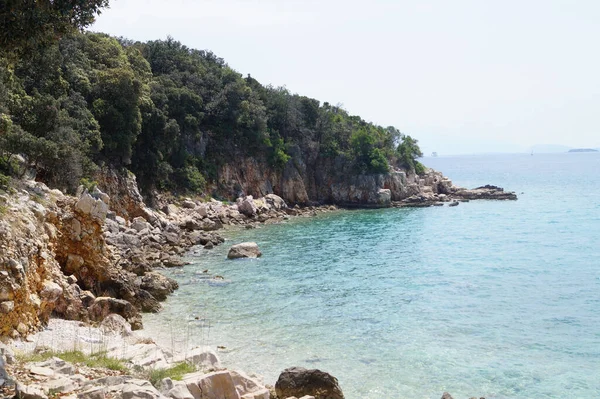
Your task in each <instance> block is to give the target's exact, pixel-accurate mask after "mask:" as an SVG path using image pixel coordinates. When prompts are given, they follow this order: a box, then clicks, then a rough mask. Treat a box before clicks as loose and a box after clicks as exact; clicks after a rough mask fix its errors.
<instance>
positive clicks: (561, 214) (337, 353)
mask: <svg viewBox="0 0 600 399" xmlns="http://www.w3.org/2000/svg"><path fill="white" fill-rule="evenodd" d="M424 163H425V164H426V165H427V166H431V167H434V168H435V169H438V170H441V171H443V172H444V173H445V174H446V175H447V176H449V177H450V178H452V179H453V181H454V182H455V183H456V184H460V185H464V186H476V185H482V184H487V183H491V184H497V185H500V186H503V187H505V188H508V189H510V190H514V191H516V192H517V193H518V194H519V200H518V201H511V202H492V201H479V202H470V203H464V204H461V205H460V206H458V207H454V208H450V207H442V208H436V207H434V208H421V209H386V210H367V211H340V212H335V213H331V214H326V215H321V216H318V217H315V218H310V219H295V220H293V221H291V222H289V223H286V224H282V225H276V226H266V227H263V228H260V229H255V230H244V231H239V232H236V233H232V234H231V235H230V236H229V237H230V240H229V241H228V242H227V243H226V244H225V245H223V246H220V247H217V248H215V249H213V250H211V251H205V250H203V249H202V250H199V251H197V253H196V254H194V253H190V255H189V260H191V261H192V262H193V264H192V265H190V266H186V267H185V268H184V269H183V270H180V271H179V272H172V274H173V276H174V277H175V278H177V279H178V280H179V281H180V282H181V284H182V285H181V288H180V289H179V290H178V292H177V293H176V294H175V295H174V296H173V297H171V298H170V299H169V300H168V301H167V303H166V306H165V310H164V311H163V312H162V313H161V314H159V315H157V316H149V317H146V318H145V323H146V325H147V328H148V329H149V330H150V331H158V332H157V333H156V336H157V337H159V338H160V337H161V334H162V337H163V338H165V337H166V338H167V339H170V340H171V344H172V346H173V347H176V346H177V345H184V346H190V345H192V344H209V345H221V346H225V347H226V349H224V350H223V351H222V352H221V357H222V359H223V361H224V362H225V364H226V365H228V366H231V367H240V368H242V369H244V370H248V371H255V372H258V373H261V374H263V375H264V376H265V380H266V382H268V383H274V382H275V380H276V378H277V376H278V374H279V372H280V371H281V370H283V369H284V368H286V367H290V366H304V367H308V368H319V369H322V370H325V371H328V372H330V373H331V374H333V375H335V376H337V377H338V379H339V381H340V385H341V387H342V389H343V391H344V393H345V394H346V397H347V398H348V399H355V398H356V399H358V398H369V399H375V398H377V399H380V398H407V399H412V398H436V399H437V398H439V397H441V394H442V392H443V391H449V392H451V393H452V394H453V396H454V397H455V398H466V397H470V396H475V395H477V397H479V396H485V397H486V398H598V397H600V173H598V172H599V170H600V154H556V155H534V156H530V155H496V156H473V157H452V158H450V157H449V158H443V157H440V158H428V159H425V162H424ZM241 241H256V242H257V243H258V244H259V246H260V247H261V249H262V251H263V254H264V255H263V257H262V258H260V259H258V260H238V261H227V260H226V259H225V256H226V252H227V249H228V247H229V245H228V244H233V243H236V242H241ZM204 269H209V271H210V273H214V274H218V275H222V276H223V277H224V278H225V282H224V283H219V282H216V283H214V282H210V281H209V280H207V279H203V278H202V277H203V276H202V275H201V272H202V270H204Z"/></svg>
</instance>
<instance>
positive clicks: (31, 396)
mask: <svg viewBox="0 0 600 399" xmlns="http://www.w3.org/2000/svg"><path fill="white" fill-rule="evenodd" d="M16 393H17V395H16V397H17V398H19V399H48V396H46V394H45V393H44V391H43V390H42V389H41V388H40V387H39V386H37V385H33V384H29V385H24V384H22V383H20V382H17V387H16Z"/></svg>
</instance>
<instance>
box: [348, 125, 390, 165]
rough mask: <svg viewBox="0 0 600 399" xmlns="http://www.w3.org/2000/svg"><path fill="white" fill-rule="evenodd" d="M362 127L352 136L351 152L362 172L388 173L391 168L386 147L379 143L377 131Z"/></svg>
mask: <svg viewBox="0 0 600 399" xmlns="http://www.w3.org/2000/svg"><path fill="white" fill-rule="evenodd" d="M370 130H376V129H367V128H360V129H358V130H357V131H355V132H354V133H353V134H352V136H351V137H350V145H351V153H352V157H353V159H354V162H355V166H356V168H357V169H358V171H359V172H361V173H386V172H387V171H388V170H389V167H388V160H387V158H386V157H385V155H384V152H383V151H384V149H382V148H380V145H378V143H377V139H378V137H377V132H373V131H370Z"/></svg>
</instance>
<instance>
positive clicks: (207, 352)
mask: <svg viewBox="0 0 600 399" xmlns="http://www.w3.org/2000/svg"><path fill="white" fill-rule="evenodd" d="M187 360H188V361H189V362H191V363H192V364H194V365H196V366H200V367H201V368H204V369H211V368H212V369H217V368H220V367H221V361H220V360H219V357H218V356H217V353H216V352H215V351H214V350H212V349H210V348H202V347H199V348H194V349H192V350H191V351H190V353H189V354H188V355H187Z"/></svg>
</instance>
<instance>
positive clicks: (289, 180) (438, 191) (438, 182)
mask: <svg viewBox="0 0 600 399" xmlns="http://www.w3.org/2000/svg"><path fill="white" fill-rule="evenodd" d="M293 154H294V156H293V157H292V158H291V159H290V161H289V162H288V163H287V164H286V165H285V167H284V168H283V169H273V168H271V167H269V166H268V163H267V162H265V161H261V160H259V159H257V158H240V159H237V160H236V162H229V163H225V164H224V165H222V166H221V167H220V169H219V173H218V176H219V178H218V184H217V185H216V186H215V187H214V189H215V190H216V191H217V192H219V193H220V194H221V195H223V196H224V197H233V198H236V197H238V196H240V195H252V196H254V197H262V196H264V195H267V194H270V193H274V194H276V195H278V196H281V197H282V198H283V199H284V200H285V201H286V202H288V203H290V204H300V205H312V204H335V205H339V206H342V207H361V208H371V207H389V206H391V205H392V204H393V203H400V202H405V203H417V202H421V203H425V204H427V203H434V202H438V201H439V202H446V201H450V200H453V199H516V196H515V195H514V193H503V194H502V195H501V193H500V191H502V189H500V188H499V187H494V186H485V187H481V188H479V191H477V192H475V191H473V190H467V189H465V188H463V187H457V186H455V185H454V184H453V183H452V181H451V180H450V179H448V178H447V177H445V176H444V175H443V174H442V173H440V172H437V171H435V170H432V169H428V170H427V171H426V172H425V173H424V174H422V175H417V174H416V173H415V172H414V171H407V170H404V169H399V168H393V167H391V170H390V172H388V173H383V174H358V173H356V172H355V171H354V169H353V167H352V163H351V162H349V161H348V160H345V159H344V158H342V157H337V158H335V159H312V158H311V157H310V156H303V155H302V153H301V152H300V151H299V150H298V151H296V152H293ZM494 190H496V191H497V192H496V191H494Z"/></svg>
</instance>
